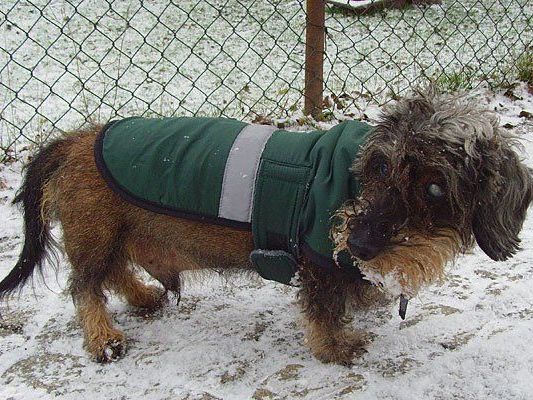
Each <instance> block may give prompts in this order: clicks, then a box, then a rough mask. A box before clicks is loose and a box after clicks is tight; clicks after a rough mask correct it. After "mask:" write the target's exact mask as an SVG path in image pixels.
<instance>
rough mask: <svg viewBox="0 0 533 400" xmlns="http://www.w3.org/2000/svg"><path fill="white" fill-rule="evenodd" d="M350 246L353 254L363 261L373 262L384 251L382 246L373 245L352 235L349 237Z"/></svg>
mask: <svg viewBox="0 0 533 400" xmlns="http://www.w3.org/2000/svg"><path fill="white" fill-rule="evenodd" d="M348 246H349V247H350V251H351V253H352V254H353V255H354V256H355V257H357V258H359V259H360V260H363V261H369V260H372V259H373V258H374V257H376V256H377V255H378V254H379V252H380V251H381V249H382V246H379V245H377V243H371V242H370V241H369V240H365V239H363V238H360V237H358V236H356V235H350V236H349V237H348Z"/></svg>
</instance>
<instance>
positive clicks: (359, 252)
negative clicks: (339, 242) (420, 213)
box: [347, 188, 407, 261]
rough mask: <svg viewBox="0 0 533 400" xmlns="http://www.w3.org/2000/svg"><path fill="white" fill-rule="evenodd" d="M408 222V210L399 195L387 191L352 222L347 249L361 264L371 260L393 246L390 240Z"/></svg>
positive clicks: (395, 191) (392, 189)
mask: <svg viewBox="0 0 533 400" xmlns="http://www.w3.org/2000/svg"><path fill="white" fill-rule="evenodd" d="M406 219H407V210H406V208H405V206H404V205H403V202H402V200H401V197H400V191H399V190H398V189H395V188H391V189H389V190H387V192H386V193H385V195H384V196H382V197H380V198H379V199H378V200H376V201H374V202H373V204H371V205H369V206H368V207H366V208H365V209H364V211H363V212H361V213H359V214H358V215H356V216H354V217H352V219H351V221H350V222H349V224H348V227H349V231H350V233H349V235H348V239H347V245H348V248H349V249H350V252H351V253H352V255H353V256H354V257H356V258H358V259H360V260H362V261H369V260H372V259H373V258H375V257H376V256H378V255H379V254H380V253H381V252H382V251H383V250H384V249H385V248H386V247H387V246H389V245H390V242H391V238H392V237H393V236H395V235H396V234H397V233H398V231H399V230H400V229H401V227H403V226H404V225H405V222H406Z"/></svg>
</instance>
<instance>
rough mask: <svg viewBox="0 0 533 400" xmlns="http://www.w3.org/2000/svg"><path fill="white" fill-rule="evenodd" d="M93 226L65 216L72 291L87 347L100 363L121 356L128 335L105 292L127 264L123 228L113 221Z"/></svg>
mask: <svg viewBox="0 0 533 400" xmlns="http://www.w3.org/2000/svg"><path fill="white" fill-rule="evenodd" d="M91 228H92V229H83V230H81V229H80V228H79V226H77V225H75V224H70V223H68V222H66V218H64V219H63V232H64V239H65V251H66V253H67V255H68V258H69V260H70V263H71V266H72V274H71V278H70V292H71V294H72V298H73V300H74V304H75V306H76V310H77V313H78V318H79V321H80V323H81V326H82V328H83V332H84V335H85V346H86V348H87V350H88V351H89V353H90V354H91V355H92V356H93V357H94V358H95V359H96V361H98V362H109V361H113V360H116V359H118V358H120V357H121V356H122V355H123V354H124V353H125V350H126V344H125V338H124V335H123V333H122V332H121V331H119V330H118V329H116V328H115V327H114V326H113V323H112V321H111V316H110V315H109V313H108V311H107V308H106V297H105V295H104V288H105V282H106V280H107V279H108V277H109V276H110V275H111V274H112V273H114V272H115V271H118V270H120V269H121V266H123V265H125V263H126V259H125V257H124V256H123V255H122V253H123V251H122V239H121V236H122V235H121V234H120V230H119V228H118V227H116V226H112V225H111V224H103V223H102V221H100V223H99V224H93V225H92V226H91Z"/></svg>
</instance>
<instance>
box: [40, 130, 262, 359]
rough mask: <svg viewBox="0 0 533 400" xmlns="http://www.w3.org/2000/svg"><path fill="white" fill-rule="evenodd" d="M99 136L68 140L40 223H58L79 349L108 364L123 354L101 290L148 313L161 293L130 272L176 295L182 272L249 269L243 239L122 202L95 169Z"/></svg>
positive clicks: (246, 235)
mask: <svg viewBox="0 0 533 400" xmlns="http://www.w3.org/2000/svg"><path fill="white" fill-rule="evenodd" d="M100 129H101V127H95V128H94V129H93V130H89V131H83V132H81V133H77V134H73V135H70V136H69V140H68V141H66V142H65V146H68V149H66V150H65V152H66V153H68V156H67V158H66V160H65V162H64V163H63V164H62V165H61V167H60V168H58V169H57V170H56V172H55V174H54V175H53V177H52V178H51V179H50V180H49V181H48V182H47V184H46V186H45V190H44V197H43V199H44V201H43V203H42V205H43V208H42V215H43V216H45V218H49V217H51V216H54V217H57V218H58V219H59V220H60V221H61V226H62V229H63V240H64V248H65V252H66V254H67V256H68V258H69V261H70V263H71V266H72V270H73V271H72V277H71V285H70V286H71V289H70V290H71V293H72V296H73V298H74V301H75V303H76V306H77V310H78V314H79V316H80V321H81V323H82V326H83V330H84V332H85V337H86V346H87V349H88V351H89V352H90V353H91V354H93V356H94V357H95V358H96V359H97V360H99V361H107V360H108V358H109V357H111V359H113V358H116V357H118V356H119V355H120V354H117V352H120V351H123V349H124V348H125V347H124V345H123V344H122V343H123V342H124V338H123V336H122V334H120V335H119V334H117V332H118V331H117V330H116V329H114V328H113V327H112V323H111V320H110V318H109V316H108V314H107V310H106V308H105V301H104V299H105V296H104V292H103V289H104V288H107V289H111V290H114V291H115V292H116V293H117V294H119V295H121V296H123V297H124V298H125V299H126V300H127V301H128V303H129V304H131V305H132V306H135V307H143V308H148V309H154V308H156V307H158V306H160V305H161V304H162V303H163V301H162V296H163V292H162V291H161V290H158V289H156V288H153V287H149V286H146V285H144V284H143V283H142V282H141V281H140V280H139V279H138V278H136V277H135V275H134V272H133V270H132V266H133V265H138V266H141V267H142V268H144V269H145V270H146V271H147V272H148V273H149V274H150V275H151V276H152V277H154V278H155V279H157V280H158V281H160V282H161V284H162V285H163V286H164V287H165V288H166V289H167V290H171V291H179V287H180V284H179V282H180V272H182V271H186V270H197V269H203V268H211V269H213V268H217V269H235V268H249V267H250V264H249V260H248V257H249V254H250V251H251V250H252V249H253V244H252V237H251V233H250V232H247V231H242V230H236V229H232V228H227V227H222V226H211V225H206V224H203V223H200V222H195V221H190V220H183V219H178V218H174V217H169V216H166V215H161V214H155V213H152V212H150V211H147V210H144V209H140V208H137V207H135V206H132V205H131V204H129V203H127V202H125V201H123V200H122V199H121V198H120V197H118V196H117V195H116V194H115V193H113V192H112V191H111V190H110V189H109V188H108V187H107V185H106V183H105V182H104V180H103V179H102V177H101V176H100V173H99V172H98V171H97V169H96V164H95V161H94V155H93V146H94V141H95V138H96V135H97V133H98V132H99V131H100ZM73 138H75V140H73ZM206 243H208V244H209V245H206ZM110 349H111V351H110ZM106 352H107V353H106ZM109 354H111V356H108V355H109Z"/></svg>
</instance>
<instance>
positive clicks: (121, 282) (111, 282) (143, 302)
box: [105, 265, 166, 311]
mask: <svg viewBox="0 0 533 400" xmlns="http://www.w3.org/2000/svg"><path fill="white" fill-rule="evenodd" d="M105 285H106V287H108V288H109V289H112V290H114V291H115V292H116V293H117V294H118V295H119V296H121V297H123V298H124V299H125V300H126V301H127V302H128V304H129V305H131V306H133V307H138V308H143V309H146V310H149V311H153V310H156V309H158V308H160V307H161V306H162V305H163V304H165V302H166V290H163V289H161V288H159V287H157V286H155V285H146V284H144V283H143V282H142V281H141V280H140V279H139V278H138V277H137V276H136V275H135V272H134V271H133V270H132V268H131V267H129V266H127V265H125V266H124V267H122V268H114V269H113V270H112V271H111V272H110V274H109V276H108V277H107V279H106V282H105Z"/></svg>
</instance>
